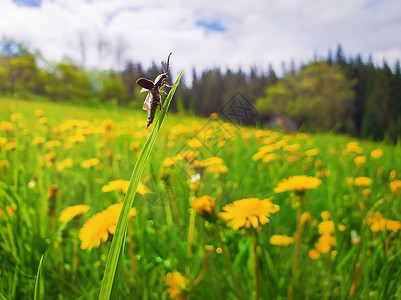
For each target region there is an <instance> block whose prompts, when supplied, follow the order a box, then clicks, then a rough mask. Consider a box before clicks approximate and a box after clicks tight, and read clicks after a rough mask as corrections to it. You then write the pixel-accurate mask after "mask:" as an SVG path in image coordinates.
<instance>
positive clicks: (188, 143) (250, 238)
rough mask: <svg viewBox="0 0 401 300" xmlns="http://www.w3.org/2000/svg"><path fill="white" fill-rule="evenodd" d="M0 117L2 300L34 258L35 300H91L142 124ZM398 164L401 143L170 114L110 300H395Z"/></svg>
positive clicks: (34, 104)
mask: <svg viewBox="0 0 401 300" xmlns="http://www.w3.org/2000/svg"><path fill="white" fill-rule="evenodd" d="M173 101H174V99H173ZM0 108H1V109H0V299H33V298H34V294H35V290H36V291H37V290H38V287H36V289H35V283H36V276H37V272H38V266H39V261H40V258H41V256H42V254H45V255H44V256H43V257H44V258H43V267H42V268H41V280H40V281H38V284H39V286H40V293H39V295H40V297H41V299H98V297H99V292H100V286H101V281H102V277H103V274H104V270H105V266H106V260H107V257H108V254H109V250H110V245H111V240H112V238H113V234H114V230H115V226H116V222H117V219H118V215H119V212H120V210H118V208H119V206H116V204H118V203H122V201H123V199H124V195H125V193H126V189H127V184H128V181H129V180H130V176H131V172H132V170H133V168H134V165H135V162H136V160H137V159H138V157H139V155H140V152H141V149H142V147H143V146H144V144H145V142H146V139H147V138H148V136H149V134H150V132H151V128H149V129H146V120H147V113H146V112H144V111H139V110H132V109H128V108H122V107H118V106H114V105H112V104H107V105H105V106H102V105H96V106H93V107H89V106H83V105H78V104H66V103H55V102H49V101H46V100H34V99H25V100H19V99H14V98H12V99H11V98H0ZM157 114H160V112H159V111H158V112H157ZM156 118H157V116H156ZM400 157H401V148H400V145H399V144H397V145H388V144H385V143H374V142H370V141H363V140H356V139H353V138H351V137H348V136H344V135H338V134H334V133H324V134H309V133H302V132H293V133H285V132H280V131H273V130H269V129H268V128H267V127H266V128H255V127H244V126H238V125H234V124H230V123H226V122H224V120H223V119H222V118H221V117H220V116H218V115H217V114H212V115H211V116H210V118H198V117H195V116H190V115H182V114H181V115H180V114H174V113H172V112H170V113H168V114H167V116H166V118H165V120H164V123H163V126H162V127H161V129H160V132H159V135H158V137H157V140H156V142H155V145H154V147H153V150H152V152H151V154H150V158H149V160H148V162H147V164H146V166H145V170H144V172H143V175H142V177H141V180H140V184H139V187H138V190H137V194H136V196H135V201H134V205H133V210H132V211H131V217H130V219H129V223H128V227H127V240H126V244H125V248H124V254H123V259H122V261H121V266H120V267H121V272H119V274H118V276H119V279H120V285H119V287H118V292H119V296H120V299H169V298H173V299H189V298H191V299H237V298H240V299H400V298H401V284H400V282H401V239H400V232H401V209H400V208H401V181H400V179H401V174H400V173H401V160H400ZM303 175H304V176H303ZM294 176H300V177H294ZM284 179H288V180H287V181H285V180H284ZM283 180H284V181H283ZM250 199H253V200H250ZM239 200H244V201H241V202H236V201H239ZM233 203H234V204H233ZM230 204H231V205H230ZM236 205H237V206H236ZM71 207H75V210H74V209H71ZM69 208H70V209H69ZM258 208H261V209H258ZM262 208H263V209H262ZM120 209H121V207H120ZM243 220H246V222H245V223H244V222H242V221H243Z"/></svg>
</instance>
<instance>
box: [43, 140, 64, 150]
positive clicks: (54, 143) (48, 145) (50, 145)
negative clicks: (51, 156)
mask: <svg viewBox="0 0 401 300" xmlns="http://www.w3.org/2000/svg"><path fill="white" fill-rule="evenodd" d="M57 147H61V142H60V141H58V140H50V141H48V142H46V144H45V149H46V150H50V149H53V148H57Z"/></svg>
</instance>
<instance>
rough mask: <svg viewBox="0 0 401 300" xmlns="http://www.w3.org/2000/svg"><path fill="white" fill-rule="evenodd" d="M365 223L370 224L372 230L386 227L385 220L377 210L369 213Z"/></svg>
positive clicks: (376, 230)
mask: <svg viewBox="0 0 401 300" xmlns="http://www.w3.org/2000/svg"><path fill="white" fill-rule="evenodd" d="M367 224H368V225H369V226H370V230H372V232H378V231H383V230H384V228H386V220H385V219H384V218H383V217H382V215H381V214H380V213H379V212H375V213H374V214H373V215H370V216H369V217H368V219H367Z"/></svg>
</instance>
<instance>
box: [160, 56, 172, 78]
mask: <svg viewBox="0 0 401 300" xmlns="http://www.w3.org/2000/svg"><path fill="white" fill-rule="evenodd" d="M171 54H173V52H170V54H169V55H168V57H167V64H166V63H165V62H164V61H162V67H163V70H164V73H166V74H167V73H168V69H169V67H170V56H171Z"/></svg>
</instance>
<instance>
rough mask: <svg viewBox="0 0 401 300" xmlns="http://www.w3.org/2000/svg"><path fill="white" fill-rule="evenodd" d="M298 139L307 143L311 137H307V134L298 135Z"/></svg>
mask: <svg viewBox="0 0 401 300" xmlns="http://www.w3.org/2000/svg"><path fill="white" fill-rule="evenodd" d="M297 139H300V140H304V141H307V140H309V135H307V134H306V133H298V134H297Z"/></svg>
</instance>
